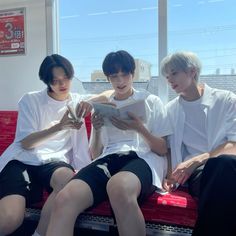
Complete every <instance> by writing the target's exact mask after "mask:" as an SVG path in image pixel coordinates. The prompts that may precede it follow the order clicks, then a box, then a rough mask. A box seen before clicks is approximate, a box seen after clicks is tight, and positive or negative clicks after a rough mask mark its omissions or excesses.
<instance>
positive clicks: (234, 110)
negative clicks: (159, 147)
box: [161, 52, 236, 236]
mask: <svg viewBox="0 0 236 236" xmlns="http://www.w3.org/2000/svg"><path fill="white" fill-rule="evenodd" d="M161 71H162V74H163V75H164V76H165V77H166V79H167V81H168V83H169V85H170V86H171V88H172V89H173V90H175V92H176V93H178V94H179V96H178V97H177V98H175V99H173V100H172V101H170V102H169V104H168V105H167V111H168V116H169V119H170V122H171V124H172V127H173V129H174V131H173V135H171V136H170V148H171V162H172V168H173V172H172V175H171V177H170V179H169V180H168V182H167V183H169V184H170V185H169V187H170V188H171V186H173V184H175V183H178V184H180V185H183V184H185V183H188V187H189V191H190V193H191V194H192V195H193V196H196V197H198V198H199V204H198V205H199V216H198V220H197V223H196V226H195V229H194V232H193V235H194V236H209V235H214V236H217V235H227V236H231V235H232V236H233V235H235V234H236V227H235V226H236V224H235V223H236V214H235V210H236V203H235V199H236V188H235V187H234V181H235V180H236V171H235V170H236V95H235V94H234V93H232V92H229V91H224V90H219V89H213V88H210V87H209V86H207V85H206V84H201V85H200V84H198V79H199V75H200V71H201V64H200V61H199V59H198V58H197V56H196V55H195V54H193V53H191V52H177V53H174V54H171V55H169V56H167V57H166V58H164V59H163V61H162V63H161ZM167 186H168V185H167Z"/></svg>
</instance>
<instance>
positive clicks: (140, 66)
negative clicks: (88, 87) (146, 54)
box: [91, 59, 151, 82]
mask: <svg viewBox="0 0 236 236" xmlns="http://www.w3.org/2000/svg"><path fill="white" fill-rule="evenodd" d="M135 67H136V69H135V74H134V81H149V80H150V79H151V63H149V62H147V61H144V60H142V59H135ZM91 81H92V82H107V78H106V76H105V75H104V74H103V72H102V70H95V71H93V73H92V74H91Z"/></svg>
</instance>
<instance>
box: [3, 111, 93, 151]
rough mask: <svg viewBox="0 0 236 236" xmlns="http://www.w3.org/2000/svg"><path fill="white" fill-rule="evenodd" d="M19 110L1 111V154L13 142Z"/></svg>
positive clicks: (88, 119)
mask: <svg viewBox="0 0 236 236" xmlns="http://www.w3.org/2000/svg"><path fill="white" fill-rule="evenodd" d="M17 115H18V112H17V111H0V155H2V153H3V152H4V151H5V149H6V148H7V147H8V146H9V145H10V144H11V143H12V142H13V140H14V138H15V132H16V123H17ZM90 118H91V116H90V115H89V116H87V117H86V118H85V125H86V128H87V133H88V138H90V133H91V119H90Z"/></svg>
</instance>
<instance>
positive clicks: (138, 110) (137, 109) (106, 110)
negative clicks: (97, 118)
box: [93, 100, 147, 126]
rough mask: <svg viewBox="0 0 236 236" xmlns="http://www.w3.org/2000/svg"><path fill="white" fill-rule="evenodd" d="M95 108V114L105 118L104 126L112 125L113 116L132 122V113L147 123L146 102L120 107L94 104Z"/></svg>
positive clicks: (138, 101) (134, 102) (139, 101)
mask: <svg viewBox="0 0 236 236" xmlns="http://www.w3.org/2000/svg"><path fill="white" fill-rule="evenodd" d="M93 108H94V111H95V112H99V113H100V114H101V115H102V116H103V118H104V124H105V125H108V126H110V125H111V122H110V120H109V119H110V118H111V117H112V116H114V117H118V118H121V119H124V120H127V121H131V120H132V119H131V118H130V117H129V115H128V112H132V113H133V114H134V115H136V116H137V117H138V118H139V119H141V120H142V121H143V122H144V123H145V122H146V121H147V112H146V105H145V100H136V101H132V102H130V103H127V104H125V105H123V106H120V107H115V106H113V105H111V104H106V103H93Z"/></svg>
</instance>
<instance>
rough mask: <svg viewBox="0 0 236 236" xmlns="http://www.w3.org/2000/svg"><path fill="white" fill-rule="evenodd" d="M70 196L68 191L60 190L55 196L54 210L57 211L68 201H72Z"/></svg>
mask: <svg viewBox="0 0 236 236" xmlns="http://www.w3.org/2000/svg"><path fill="white" fill-rule="evenodd" d="M72 201H73V199H72V196H71V194H70V192H68V191H65V190H61V191H60V192H59V193H58V194H57V195H56V197H55V202H54V210H57V211H59V210H60V209H63V208H64V207H66V206H67V204H68V203H69V202H72Z"/></svg>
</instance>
